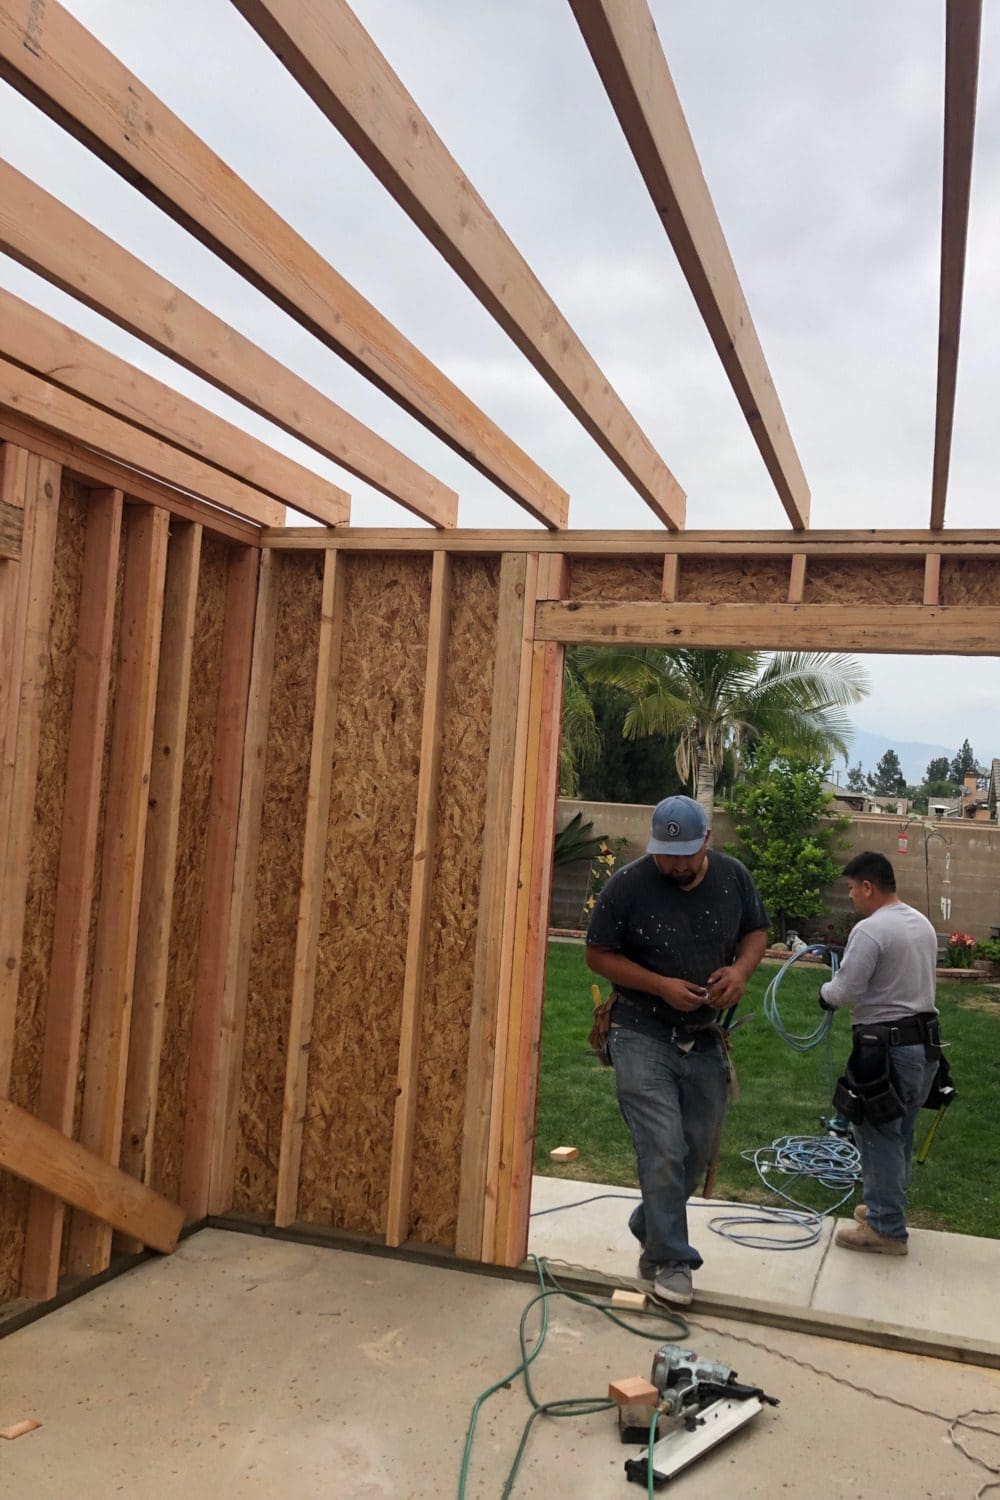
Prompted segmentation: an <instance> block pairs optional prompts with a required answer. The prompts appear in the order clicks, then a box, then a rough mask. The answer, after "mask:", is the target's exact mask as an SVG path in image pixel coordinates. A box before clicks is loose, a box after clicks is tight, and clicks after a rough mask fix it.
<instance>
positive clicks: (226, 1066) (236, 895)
mask: <svg viewBox="0 0 1000 1500" xmlns="http://www.w3.org/2000/svg"><path fill="white" fill-rule="evenodd" d="M276 569H277V560H276V559H275V558H274V557H273V556H272V555H271V554H269V553H266V552H262V553H261V557H260V568H259V571H258V575H257V608H256V612H255V615H254V629H253V654H252V658H251V663H250V687H249V694H248V704H247V722H246V738H245V742H244V750H243V781H242V786H241V790H240V812H239V824H238V827H237V830H236V852H235V856H234V859H233V879H232V891H233V896H232V900H233V905H232V911H231V913H230V917H229V934H228V936H229V950H228V954H227V958H226V972H225V988H224V991H223V998H222V1017H221V1025H220V1034H221V1054H220V1058H219V1068H218V1075H217V1076H218V1089H217V1095H216V1100H215V1123H214V1127H213V1130H212V1168H211V1180H210V1183H209V1201H208V1209H209V1212H210V1213H216V1214H217V1213H225V1212H226V1211H227V1210H228V1209H230V1208H232V1205H233V1174H234V1171H235V1158H236V1126H237V1114H238V1110H239V1093H240V1069H241V1067H242V1064H243V1042H244V1035H245V1030H246V1007H247V983H248V978H249V969H250V951H251V940H252V935H253V918H254V903H255V897H256V886H257V861H258V854H259V849H260V824H261V814H262V811H263V804H264V776H265V769H266V757H267V732H268V723H269V719H270V711H271V683H272V679H273V675H274V641H275V625H276V617H277V588H276Z"/></svg>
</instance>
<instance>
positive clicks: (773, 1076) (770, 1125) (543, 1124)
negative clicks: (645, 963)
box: [536, 942, 1000, 1238]
mask: <svg viewBox="0 0 1000 1500" xmlns="http://www.w3.org/2000/svg"><path fill="white" fill-rule="evenodd" d="M775 972H776V969H775V967H774V966H769V965H762V966H761V968H760V969H758V971H757V973H756V974H755V975H754V978H753V980H752V982H751V984H750V987H749V989H748V991H747V994H746V996H745V997H744V999H743V1002H742V1004H741V1006H740V1011H739V1013H738V1014H746V1013H748V1012H750V1011H752V1012H753V1013H754V1017H755V1019H754V1020H753V1021H751V1022H750V1023H749V1024H748V1025H746V1026H743V1027H741V1028H740V1030H739V1031H738V1032H737V1034H736V1036H735V1037H734V1040H733V1049H734V1057H735V1061H736V1067H737V1071H738V1074H739V1081H740V1090H741V1097H740V1099H739V1101H738V1102H737V1103H736V1104H735V1105H733V1106H732V1107H731V1109H730V1112H729V1117H728V1120H727V1124H726V1134H725V1140H724V1142H723V1150H722V1157H721V1160H720V1162H719V1169H718V1177H717V1181H716V1196H718V1197H720V1198H727V1197H734V1198H739V1199H743V1200H750V1201H761V1199H762V1191H761V1187H760V1182H759V1179H758V1177H757V1174H756V1171H755V1170H754V1167H753V1165H752V1164H751V1163H750V1162H746V1161H744V1160H743V1159H742V1157H741V1155H740V1152H741V1151H743V1150H745V1149H747V1148H752V1147H756V1146H762V1145H767V1144H768V1143H769V1142H770V1141H772V1140H773V1139H774V1138H775V1137H777V1136H780V1135H792V1134H802V1135H814V1134H818V1133H819V1130H820V1123H819V1122H820V1118H821V1116H823V1115H828V1114H830V1113H831V1108H830V1092H831V1090H830V1084H829V1067H830V1063H829V1061H828V1059H827V1051H826V1047H825V1046H823V1047H819V1048H817V1049H816V1050H815V1051H813V1052H809V1053H806V1054H799V1053H796V1052H793V1051H792V1050H791V1049H790V1048H789V1047H786V1046H785V1044H784V1043H783V1042H782V1041H781V1040H780V1039H779V1038H778V1036H777V1035H776V1034H775V1033H774V1031H773V1030H772V1029H771V1027H770V1026H769V1025H768V1023H767V1022H766V1021H765V1019H764V1015H763V996H764V989H765V987H766V986H767V984H768V983H769V981H770V980H771V978H772V977H773V975H774V974H775ZM821 977H822V971H820V970H819V969H818V968H812V967H810V968H805V967H803V966H799V967H798V968H796V969H793V970H792V971H791V972H790V974H789V975H788V976H787V977H786V979H785V980H784V981H783V982H782V986H781V993H780V997H779V998H780V1004H781V1013H782V1016H783V1018H784V1020H785V1024H786V1026H787V1027H788V1028H789V1029H790V1030H791V1031H795V1032H798V1033H804V1032H808V1031H811V1030H812V1028H813V1026H814V1025H815V1024H816V1021H817V1019H818V1016H819V1011H818V1007H817V1005H816V988H817V984H818V982H819V980H820V978H821ZM594 979H595V976H594V975H593V974H591V973H590V971H589V970H588V968H587V966H586V964H585V963H584V959H583V947H582V945H580V944H577V943H559V942H552V943H550V944H549V966H548V979H547V985H546V1000H545V1017H544V1024H543V1030H542V1061H541V1079H540V1083H539V1095H538V1140H537V1147H536V1171H538V1172H543V1173H546V1174H547V1175H550V1176H557V1177H576V1178H581V1179H584V1180H586V1181H588V1182H601V1183H611V1184H615V1185H621V1186H627V1187H635V1185H636V1178H635V1163H634V1158H633V1155H632V1147H631V1143H630V1141H629V1139H628V1135H627V1133H626V1130H625V1126H624V1124H623V1123H622V1119H621V1116H620V1114H619V1113H618V1105H617V1101H616V1100H615V1091H614V1074H613V1071H612V1069H611V1068H605V1067H602V1066H601V1064H600V1063H599V1062H598V1061H597V1059H596V1058H595V1057H594V1056H593V1054H592V1053H591V1052H590V1051H589V1049H588V1047H587V1040H586V1039H587V1032H588V1030H589V1029H590V1016H591V1009H592V1001H591V994H590V986H591V984H592V983H593V982H594ZM601 991H602V995H605V994H607V991H608V986H607V984H606V983H604V982H603V981H602V982H601ZM938 1006H939V1007H940V1010H941V1022H942V1032H943V1034H944V1036H945V1039H946V1040H947V1041H949V1042H950V1043H952V1045H951V1046H950V1047H949V1049H948V1058H949V1062H950V1063H951V1070H952V1074H953V1076H954V1081H955V1084H956V1086H957V1088H958V1092H959V1098H958V1099H957V1100H956V1102H955V1103H954V1104H953V1105H952V1107H951V1109H950V1110H949V1112H948V1114H947V1115H946V1117H945V1119H944V1121H943V1123H942V1125H941V1128H940V1130H939V1131H938V1134H937V1139H936V1140H935V1142H934V1145H933V1147H932V1149H931V1153H930V1157H929V1159H928V1161H927V1163H926V1165H925V1166H922V1167H921V1166H915V1167H914V1170H913V1185H912V1189H911V1195H910V1219H911V1222H912V1223H913V1224H915V1225H918V1226H924V1227H927V1228H936V1229H952V1230H955V1231H957V1232H958V1233H961V1234H979V1235H989V1236H992V1237H995V1238H996V1237H1000V1138H998V1133H997V1128H996V1117H997V1108H998V1105H1000V989H998V988H997V987H996V986H993V985H986V984H983V983H981V982H973V983H969V984H952V983H948V984H942V985H940V986H939V989H938ZM849 1050H850V1022H849V1020H848V1017H847V1016H846V1015H844V1014H838V1015H837V1017H836V1020H835V1024H834V1028H833V1067H834V1070H835V1071H834V1076H835V1077H836V1074H837V1073H839V1072H840V1068H841V1064H842V1063H843V1061H844V1059H845V1058H846V1056H847V1053H848V1051H849ZM932 1119H933V1115H932V1114H931V1112H930V1111H929V1110H928V1111H925V1112H924V1113H923V1114H922V1116H921V1119H920V1121H919V1122H918V1126H917V1146H918V1148H919V1145H920V1143H921V1142H922V1140H923V1138H924V1134H925V1131H926V1127H927V1125H929V1124H930V1122H931V1120H932ZM553 1146H577V1147H578V1148H579V1151H580V1155H579V1158H578V1160H576V1161H574V1162H572V1163H570V1164H569V1165H568V1166H558V1167H557V1166H555V1165H554V1164H553V1163H552V1162H550V1161H549V1158H548V1153H549V1151H550V1150H551V1148H552V1147H553ZM808 1186H809V1188H811V1187H812V1184H809V1185H808ZM796 1193H797V1195H798V1196H804V1197H807V1198H810V1201H813V1202H814V1203H815V1205H816V1206H817V1207H822V1206H825V1205H826V1203H827V1202H828V1201H829V1196H828V1195H825V1194H824V1193H823V1190H822V1189H819V1190H818V1195H810V1193H809V1192H808V1191H806V1192H805V1193H801V1194H800V1193H799V1191H798V1189H797V1190H796Z"/></svg>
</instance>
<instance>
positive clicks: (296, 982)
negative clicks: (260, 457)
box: [274, 554, 347, 1226]
mask: <svg viewBox="0 0 1000 1500" xmlns="http://www.w3.org/2000/svg"><path fill="white" fill-rule="evenodd" d="M343 569H344V564H343V563H341V562H340V560H339V558H337V556H336V554H330V555H328V556H327V557H326V558H325V559H324V567H323V601H322V606H321V614H320V628H319V656H318V659H317V663H316V707H315V710H314V713H313V728H312V751H311V754H310V759H309V789H308V792H307V794H306V821H305V840H304V844H303V850H302V884H301V891H300V897H299V913H298V922H297V926H296V933H295V966H294V969H293V973H292V1005H291V1015H290V1018H289V1024H288V1065H287V1068H286V1071H285V1092H284V1100H283V1103H282V1110H281V1146H280V1152H279V1157H278V1189H277V1202H276V1206H275V1214H274V1222H275V1224H277V1225H279V1226H284V1225H288V1224H291V1223H294V1221H295V1219H296V1217H297V1210H298V1201H299V1169H300V1166H301V1162H302V1132H303V1127H304V1125H305V1116H306V1087H307V1084H308V1080H309V1047H310V1042H311V1038H312V1019H313V1008H314V1005H315V998H316V951H317V947H318V944H319V929H320V921H321V917H322V903H323V872H324V868H325V862H326V840H327V825H328V823H329V818H330V786H331V779H332V775H333V740H334V733H335V730H336V726H337V701H338V692H339V687H340V667H341V656H342V646H343V637H344V611H345V604H346V595H347V590H346V585H345V583H344V579H343Z"/></svg>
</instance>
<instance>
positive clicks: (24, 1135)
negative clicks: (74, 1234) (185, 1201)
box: [0, 1099, 184, 1253]
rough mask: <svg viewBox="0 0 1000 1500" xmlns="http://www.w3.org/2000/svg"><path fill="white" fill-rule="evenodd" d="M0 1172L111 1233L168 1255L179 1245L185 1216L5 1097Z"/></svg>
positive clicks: (0, 1124) (1, 1110) (1, 1111)
mask: <svg viewBox="0 0 1000 1500" xmlns="http://www.w3.org/2000/svg"><path fill="white" fill-rule="evenodd" d="M0 1168H2V1169H3V1170H4V1171H5V1172H13V1173H14V1175H15V1176H16V1177H21V1178H23V1179H24V1181H25V1182H30V1183H32V1184H33V1185H34V1186H35V1187H37V1188H41V1189H42V1190H43V1191H45V1192H47V1193H54V1194H57V1195H58V1196H59V1198H60V1199H61V1200H63V1201H65V1202H66V1203H70V1204H73V1205H74V1206H75V1207H76V1208H78V1209H82V1210H84V1211H85V1212H86V1213H88V1214H92V1215H95V1216H96V1218H97V1219H99V1221H100V1222H101V1223H103V1224H105V1225H106V1226H107V1228H108V1231H109V1232H110V1230H111V1229H112V1228H115V1229H121V1230H124V1231H125V1232H126V1233H128V1234H130V1235H134V1236H135V1238H136V1240H137V1241H139V1242H140V1243H141V1244H144V1245H152V1247H153V1248H154V1249H155V1250H163V1251H165V1252H167V1253H169V1252H170V1251H171V1250H173V1248H174V1246H175V1245H176V1244H177V1237H178V1235H179V1234H180V1232H181V1229H182V1227H183V1224H184V1214H183V1213H182V1211H181V1210H180V1209H179V1208H178V1207H177V1205H176V1204H175V1203H170V1202H169V1201H168V1200H167V1199H166V1198H161V1197H160V1195H159V1193H154V1192H152V1191H151V1190H150V1189H149V1188H147V1187H143V1185H142V1184H141V1183H138V1182H136V1181H135V1180H134V1179H133V1178H131V1177H129V1176H128V1174H127V1173H126V1172H122V1171H121V1170H120V1169H119V1168H118V1167H113V1166H111V1165H110V1164H109V1163H108V1162H106V1161H102V1159H101V1158H100V1157H99V1156H96V1155H95V1154H94V1153H93V1152H92V1151H87V1150H85V1149H84V1147H83V1146H81V1145H79V1144H78V1143H77V1142H76V1141H68V1140H67V1139H66V1137H65V1136H64V1135H62V1134H60V1132H59V1131H58V1130H54V1129H53V1127H52V1126H51V1125H46V1124H45V1123H44V1121H42V1120H38V1119H36V1118H35V1116H34V1115H31V1114H29V1113H28V1111H27V1110H26V1109H19V1108H18V1106H17V1105H16V1104H12V1103H11V1102H10V1100H9V1099H0Z"/></svg>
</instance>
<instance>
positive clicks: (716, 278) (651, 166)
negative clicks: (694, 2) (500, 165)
mask: <svg viewBox="0 0 1000 1500" xmlns="http://www.w3.org/2000/svg"><path fill="white" fill-rule="evenodd" d="M237 3H239V4H240V5H241V8H242V6H243V5H245V4H246V3H247V0H237ZM570 4H571V6H572V9H573V14H574V15H575V16H576V19H577V22H578V24H579V27H580V30H581V32H582V33H583V39H584V41H585V42H586V44H587V47H588V49H589V51H590V55H591V57H592V58H593V59H594V64H595V66H596V68H597V71H598V73H599V74H600V75H601V80H602V82H603V84H604V87H605V88H606V89H607V92H608V97H609V99H610V100H611V104H612V107H613V109H614V111H615V114H616V115H617V116H618V120H619V123H620V124H621V127H622V130H623V131H624V133H625V139H626V140H627V141H628V144H629V147H630V148H631V151H632V155H633V156H634V157H635V160H636V164H637V166H638V168H639V171H640V172H641V173H642V177H643V180H644V182H645V184H646V187H647V188H648V190H649V194H650V197H651V198H652V200H653V205H654V207H655V208H656V211H657V213H658V214H659V216H660V219H661V220H662V223H663V227H664V229H665V230H666V231H667V235H668V237H669V239H670V243H671V244H672V245H673V247H674V251H675V253H676V255H677V259H678V262H679V263H680V267H681V270H682V271H683V272H684V275H685V277H686V279H687V283H688V286H689V287H690V288H691V291H692V294H693V296H694V300H695V302H696V303H697V306H698V311H699V312H700V313H701V315H702V317H703V318H704V320H705V326H706V328H707V329H708V332H709V335H710V337H711V339H712V342H713V344H714V345H715V347H716V349H717V350H718V353H719V357H720V359H721V360H722V364H723V368H724V369H725V371H726V374H727V375H728V377H729V380H730V383H731V384H732V387H733V390H734V391H735V392H736V399H737V400H738V401H739V403H740V407H741V409H742V411H743V414H744V416H745V417H746V419H747V422H748V424H749V427H750V431H751V432H752V434H753V437H754V441H755V442H756V444H757V447H758V448H759V449H760V453H761V457H762V458H763V460H764V463H765V465H766V466H767V471H768V473H769V474H770V475H771V478H772V479H773V481H774V485H775V488H776V489H777V491H778V495H779V497H780V499H781V503H782V505H783V506H784V507H785V510H786V512H787V514H788V518H789V520H790V521H791V523H792V525H793V526H794V527H796V528H799V529H801V528H803V527H806V526H808V524H809V487H808V485H807V484H806V478H805V475H804V473H803V472H802V465H801V463H800V462H799V457H798V454H797V453H796V451H795V445H794V443H793V442H792V439H791V435H790V434H789V431H788V425H787V423H786V421H785V416H784V413H783V411H782V409H781V403H780V401H779V400H778V396H777V392H776V391H775V389H774V384H773V382H772V380H771V375H770V371H769V370H768V368H767V362H766V360H765V358H764V352H763V350H762V349H761V347H760V341H759V339H758V337H757V333H756V330H755V328H754V325H753V320H752V318H751V316H750V309H749V308H748V306H747V303H746V298H745V297H744V295H743V290H742V288H741V286H740V283H739V278H738V276H737V275H736V268H735V266H734V265H733V262H732V257H731V256H730V254H729V247H728V246H727V244H726V239H725V235H724V234H723V232H722V226H721V224H720V223H719V219H718V215H717V214H716V212H715V206H714V204H713V203H712V198H711V194H710V193H709V191H708V187H707V184H706V182H705V179H704V176H703V175H702V170H701V165H700V163H699V161H698V154H697V152H696V151H695V147H694V142H693V141H692V139H691V135H690V132H689V131H688V128H687V121H686V120H685V118H684V111H683V109H682V108H681V102H680V100H679V98H678V97H677V91H676V89H675V88H674V82H673V79H672V78H671V76H670V69H669V68H668V67H667V61H666V58H665V57H664V55H663V49H662V47H661V45H660V39H659V36H658V35H657V31H656V26H655V24H654V22H653V17H652V15H651V14H650V12H649V9H648V5H647V3H646V0H570Z"/></svg>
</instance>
